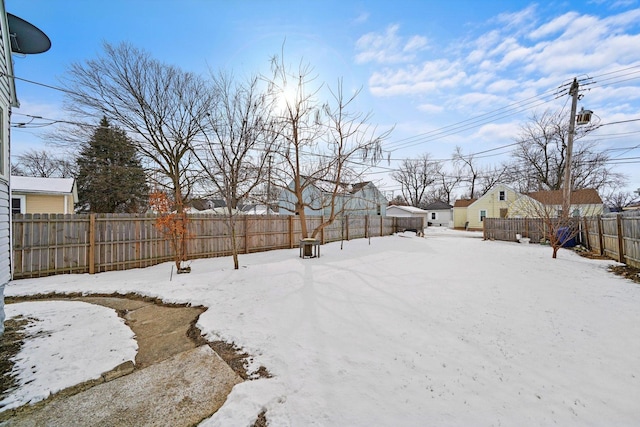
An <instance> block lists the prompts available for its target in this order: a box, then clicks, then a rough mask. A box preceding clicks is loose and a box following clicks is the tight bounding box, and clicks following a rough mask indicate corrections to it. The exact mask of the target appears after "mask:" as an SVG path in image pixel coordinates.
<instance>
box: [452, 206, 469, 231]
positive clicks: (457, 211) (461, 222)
mask: <svg viewBox="0 0 640 427" xmlns="http://www.w3.org/2000/svg"><path fill="white" fill-rule="evenodd" d="M466 222H467V208H466V207H464V208H462V207H459V208H456V207H454V208H453V227H454V228H464V226H465V224H466Z"/></svg>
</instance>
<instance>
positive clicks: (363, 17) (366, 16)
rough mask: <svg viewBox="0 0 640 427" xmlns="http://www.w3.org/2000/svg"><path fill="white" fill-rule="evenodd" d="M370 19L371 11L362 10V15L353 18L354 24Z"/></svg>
mask: <svg viewBox="0 0 640 427" xmlns="http://www.w3.org/2000/svg"><path fill="white" fill-rule="evenodd" d="M368 20H369V13H368V12H362V13H361V14H360V15H358V16H356V18H355V19H354V20H353V23H354V24H363V23H365V22H367V21H368Z"/></svg>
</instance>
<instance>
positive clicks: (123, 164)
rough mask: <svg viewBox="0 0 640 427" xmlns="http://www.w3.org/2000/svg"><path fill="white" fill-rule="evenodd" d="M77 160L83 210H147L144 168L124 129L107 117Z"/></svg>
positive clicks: (130, 211)
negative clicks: (114, 124) (115, 125)
mask: <svg viewBox="0 0 640 427" xmlns="http://www.w3.org/2000/svg"><path fill="white" fill-rule="evenodd" d="M77 163H78V178H77V184H78V205H79V207H80V209H79V210H80V211H89V212H96V213H134V212H142V211H144V210H146V207H147V202H148V198H149V187H148V186H147V182H146V176H145V173H144V169H143V168H142V165H141V163H140V159H139V158H138V156H137V153H136V149H135V146H134V145H133V143H132V141H131V140H130V139H129V138H128V137H127V135H126V134H125V132H124V131H123V130H121V129H118V128H117V127H113V126H111V125H110V124H109V121H108V120H107V118H106V117H103V118H102V120H101V121H100V126H99V127H98V128H97V129H96V131H95V132H94V133H93V136H92V137H91V139H90V140H89V141H88V142H87V143H86V144H84V146H83V147H82V150H81V151H80V155H79V156H78V159H77Z"/></svg>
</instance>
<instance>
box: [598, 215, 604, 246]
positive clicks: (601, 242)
mask: <svg viewBox="0 0 640 427" xmlns="http://www.w3.org/2000/svg"><path fill="white" fill-rule="evenodd" d="M598 245H599V246H600V256H602V255H604V236H603V231H602V215H598Z"/></svg>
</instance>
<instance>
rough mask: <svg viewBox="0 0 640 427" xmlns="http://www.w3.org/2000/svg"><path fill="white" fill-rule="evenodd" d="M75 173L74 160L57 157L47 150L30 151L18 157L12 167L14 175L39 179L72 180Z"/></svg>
mask: <svg viewBox="0 0 640 427" xmlns="http://www.w3.org/2000/svg"><path fill="white" fill-rule="evenodd" d="M75 172H76V168H75V161H74V160H73V159H68V158H65V157H62V156H56V155H55V154H52V153H50V152H48V151H46V150H29V151H27V152H25V153H24V154H21V155H19V156H17V162H16V163H15V164H14V165H12V167H11V173H12V174H13V175H23V176H34V177H39V178H72V177H74V176H75Z"/></svg>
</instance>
